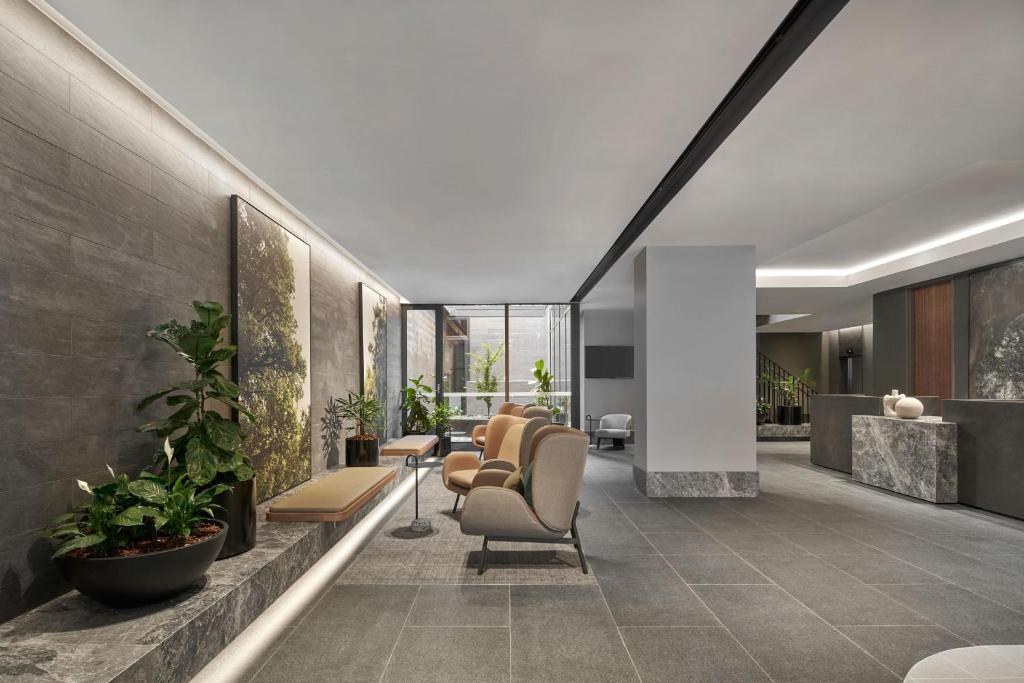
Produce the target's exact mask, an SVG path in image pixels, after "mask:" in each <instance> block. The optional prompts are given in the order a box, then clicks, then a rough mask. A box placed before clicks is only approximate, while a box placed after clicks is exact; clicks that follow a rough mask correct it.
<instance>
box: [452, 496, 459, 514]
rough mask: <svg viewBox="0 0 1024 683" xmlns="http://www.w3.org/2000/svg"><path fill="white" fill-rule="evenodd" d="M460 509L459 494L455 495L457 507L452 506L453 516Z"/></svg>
mask: <svg viewBox="0 0 1024 683" xmlns="http://www.w3.org/2000/svg"><path fill="white" fill-rule="evenodd" d="M458 509H459V494H458V493H456V494H455V505H453V506H452V514H453V515H454V514H455V513H456V512H457V511H458Z"/></svg>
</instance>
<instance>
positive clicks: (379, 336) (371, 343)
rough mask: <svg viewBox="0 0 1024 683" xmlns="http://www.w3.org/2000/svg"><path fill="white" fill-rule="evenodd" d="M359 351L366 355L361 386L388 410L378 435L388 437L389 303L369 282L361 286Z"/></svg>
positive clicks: (385, 410) (365, 393) (385, 412)
mask: <svg viewBox="0 0 1024 683" xmlns="http://www.w3.org/2000/svg"><path fill="white" fill-rule="evenodd" d="M359 321H360V327H359V342H360V344H359V349H360V355H361V356H362V369H363V372H362V378H361V387H360V390H361V391H362V393H363V395H364V396H373V397H374V398H376V399H377V401H378V402H380V405H381V407H382V408H383V409H384V411H383V414H384V416H383V417H382V418H381V421H380V424H379V429H380V431H379V432H378V434H377V436H378V437H379V438H381V439H383V438H384V437H385V435H386V434H387V414H388V410H387V404H388V300H387V299H385V298H384V296H383V295H381V294H380V293H379V292H377V291H376V290H375V289H373V287H370V286H369V285H367V284H366V283H365V282H361V283H359Z"/></svg>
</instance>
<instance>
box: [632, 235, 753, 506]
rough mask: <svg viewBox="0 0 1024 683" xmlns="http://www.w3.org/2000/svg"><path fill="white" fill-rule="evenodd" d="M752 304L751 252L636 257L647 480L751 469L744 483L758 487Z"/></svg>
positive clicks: (729, 249)
mask: <svg viewBox="0 0 1024 683" xmlns="http://www.w3.org/2000/svg"><path fill="white" fill-rule="evenodd" d="M709 293H713V296H709ZM754 298H755V283H754V249H753V247H747V246H724V247H647V248H646V249H644V250H643V251H642V252H641V253H640V254H639V255H638V256H637V258H636V261H635V306H634V330H635V332H634V341H635V346H636V385H637V397H638V407H637V413H638V417H637V423H638V429H637V435H636V441H637V446H636V452H637V456H636V466H637V467H638V468H639V469H641V470H643V471H645V472H646V473H647V476H648V481H650V475H651V473H654V472H662V473H664V472H671V473H678V472H714V473H723V472H743V473H755V474H754V476H753V477H747V478H746V481H747V482H748V483H749V482H750V480H751V479H753V482H754V490H755V491H756V470H757V461H756V457H755V451H754V441H755V433H754V432H755V427H754V424H755V420H754V399H755V382H754V373H755V334H754V318H755V315H754ZM694 480H695V478H694ZM748 490H749V489H748ZM648 495H651V494H650V493H649V494H648ZM655 495H657V494H655ZM684 495H686V494H684ZM721 495H733V494H732V493H729V492H724V491H723V492H722V493H721Z"/></svg>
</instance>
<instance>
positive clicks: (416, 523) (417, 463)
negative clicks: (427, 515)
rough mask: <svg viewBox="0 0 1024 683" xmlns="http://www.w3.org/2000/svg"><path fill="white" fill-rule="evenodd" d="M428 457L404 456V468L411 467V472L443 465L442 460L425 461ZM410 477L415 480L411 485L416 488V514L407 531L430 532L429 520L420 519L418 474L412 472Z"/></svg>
mask: <svg viewBox="0 0 1024 683" xmlns="http://www.w3.org/2000/svg"><path fill="white" fill-rule="evenodd" d="M427 457H428V456H426V455H407V456H405V466H406V467H411V468H413V470H422V469H430V468H432V467H441V466H442V465H444V461H443V460H425V458H427ZM412 476H413V477H414V478H415V480H414V482H413V484H414V486H415V487H416V513H415V516H414V517H413V519H412V523H411V524H410V525H409V529H410V530H412V531H418V532H425V531H430V520H429V519H420V477H419V472H415V471H414V472H413V473H412Z"/></svg>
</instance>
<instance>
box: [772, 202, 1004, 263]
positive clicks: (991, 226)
mask: <svg viewBox="0 0 1024 683" xmlns="http://www.w3.org/2000/svg"><path fill="white" fill-rule="evenodd" d="M1022 220H1024V210H1020V211H1016V212H1014V213H1011V214H1006V215H1004V216H1000V217H999V218H993V219H991V220H987V221H983V222H981V223H976V224H974V225H971V226H969V227H967V228H964V229H962V230H957V231H956V232H951V233H949V234H947V235H943V236H942V237H937V238H935V239H933V240H929V241H927V242H922V243H920V244H917V245H915V246H913V247H908V248H907V249H902V250H900V251H895V252H893V253H891V254H886V255H885V256H879V257H878V258H875V259H872V260H870V261H865V262H864V263H860V264H858V265H856V266H853V267H851V268H758V269H757V275H758V276H759V277H849V276H850V275H856V274H857V273H861V272H863V271H865V270H871V269H872V268H877V267H878V266H884V265H886V264H887V263H892V262H893V261H899V260H900V259H905V258H907V257H910V256H914V255H916V254H920V253H922V252H925V251H929V250H930V249H936V248H938V247H943V246H945V245H947V244H952V243H953V242H959V241H960V240H964V239H967V238H968V237H974V236H975V235H980V234H982V233H986V232H989V231H992V230H997V229H998V228H1002V227H1005V226H1007V225H1011V224H1013V223H1016V222H1018V221H1022Z"/></svg>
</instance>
